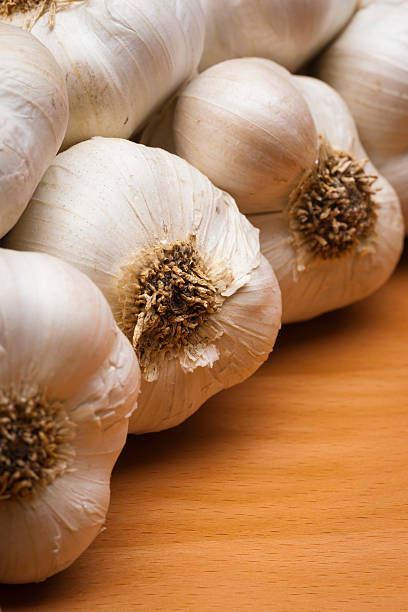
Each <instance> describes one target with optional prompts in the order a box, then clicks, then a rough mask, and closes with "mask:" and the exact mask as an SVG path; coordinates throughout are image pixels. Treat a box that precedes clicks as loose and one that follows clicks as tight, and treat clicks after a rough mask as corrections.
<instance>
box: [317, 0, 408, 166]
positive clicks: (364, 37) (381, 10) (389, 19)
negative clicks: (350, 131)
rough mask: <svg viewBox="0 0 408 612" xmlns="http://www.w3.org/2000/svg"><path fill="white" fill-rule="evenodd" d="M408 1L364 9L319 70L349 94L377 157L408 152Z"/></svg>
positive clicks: (369, 148)
mask: <svg viewBox="0 0 408 612" xmlns="http://www.w3.org/2000/svg"><path fill="white" fill-rule="evenodd" d="M407 48H408V1H407V0H398V1H396V0H394V1H393V0H388V1H387V0H377V1H375V2H371V3H369V4H368V5H367V6H364V7H363V8H361V9H360V10H359V11H357V13H356V14H355V15H354V17H353V19H352V20H351V21H350V23H349V24H348V25H347V27H346V28H345V29H344V31H343V32H342V33H341V35H340V36H339V37H338V38H337V39H336V40H335V42H334V43H333V44H332V45H330V46H329V47H328V49H327V50H326V51H325V52H324V53H323V55H322V56H321V58H320V59H319V61H318V63H317V65H316V67H315V71H314V74H315V75H316V76H318V77H319V78H321V79H323V80H324V81H326V82H327V83H329V84H330V85H331V86H332V87H334V88H335V89H336V90H337V91H338V92H339V93H340V95H341V96H342V98H344V100H345V102H346V103H347V105H348V107H349V108H350V111H351V114H352V115H353V117H354V120H355V122H356V124H357V129H358V131H359V134H360V137H361V141H362V143H363V146H364V147H365V149H366V150H367V152H368V154H369V155H370V157H371V159H372V160H373V162H374V163H375V164H376V165H378V166H380V167H381V166H382V165H383V164H384V163H385V162H387V161H388V160H389V159H390V157H392V156H394V155H399V154H400V153H403V152H404V151H408V62H407Z"/></svg>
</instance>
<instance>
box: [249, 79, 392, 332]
mask: <svg viewBox="0 0 408 612" xmlns="http://www.w3.org/2000/svg"><path fill="white" fill-rule="evenodd" d="M294 80H295V82H296V86H297V87H298V88H299V90H300V91H301V92H302V94H303V96H304V97H305V100H306V101H307V103H308V105H309V107H310V109H311V112H312V113H313V118H314V120H315V123H316V127H317V129H318V131H319V133H320V134H321V137H322V138H324V140H325V142H326V143H329V147H330V148H329V151H331V153H329V158H328V162H329V163H328V164H327V167H328V168H331V176H329V175H327V174H326V177H325V180H324V181H322V182H321V184H320V185H319V189H316V184H314V185H313V190H312V191H314V193H313V197H312V198H311V199H309V198H307V197H306V198H305V197H304V195H305V194H304V193H301V192H300V193H299V191H295V192H294V194H293V195H294V196H295V197H294V198H293V201H292V205H291V206H290V207H289V209H287V210H286V211H282V212H281V213H271V214H263V215H250V216H249V219H250V220H251V222H252V223H254V225H256V226H257V227H259V228H260V230H261V249H262V252H263V253H264V255H265V256H266V257H267V259H268V261H269V262H270V263H271V265H272V266H273V268H274V270H275V272H276V275H277V278H278V280H279V284H280V287H281V291H282V301H283V321H285V322H292V321H300V320H304V319H309V318H311V317H314V316H316V315H318V314H321V313H323V312H326V311H328V310H332V309H334V308H339V307H341V306H346V305H347V304H350V303H352V302H354V301H356V300H360V299H362V298H364V297H366V296H367V295H369V294H370V293H372V292H373V291H375V290H376V289H377V288H378V287H380V286H381V285H382V284H383V283H384V282H385V281H386V280H387V278H388V277H389V276H390V274H391V273H392V271H393V269H394V267H395V265H396V263H397V261H398V259H399V256H400V253H401V250H402V240H403V222H402V218H401V212H400V208H399V202H398V198H397V196H396V194H395V192H394V190H393V189H392V187H391V185H390V184H389V183H388V182H387V181H386V180H385V179H384V178H383V177H382V176H381V175H380V174H379V173H378V171H377V170H376V169H375V168H374V166H373V165H372V164H371V162H370V161H367V160H366V154H365V151H364V149H363V148H362V146H361V144H360V141H359V139H358V134H357V130H356V128H355V125H354V122H353V120H352V118H351V115H350V113H349V111H348V109H347V107H346V105H345V103H344V102H343V100H342V99H341V98H340V96H339V95H338V94H337V93H336V92H335V91H334V90H333V89H331V88H330V87H329V86H328V85H326V84H325V83H323V82H321V81H318V80H317V79H313V78H310V77H294ZM333 153H334V156H333V157H331V158H330V156H331V155H333ZM363 160H365V161H363ZM333 164H335V166H337V167H334V168H333ZM325 183H326V184H325ZM322 187H323V189H322ZM332 194H334V199H333V200H332V201H331V195H332ZM299 196H301V197H299ZM343 199H344V200H343ZM344 201H345V204H346V207H344V206H343V202H344ZM294 213H295V214H294ZM330 249H331V252H330ZM336 251H337V252H336Z"/></svg>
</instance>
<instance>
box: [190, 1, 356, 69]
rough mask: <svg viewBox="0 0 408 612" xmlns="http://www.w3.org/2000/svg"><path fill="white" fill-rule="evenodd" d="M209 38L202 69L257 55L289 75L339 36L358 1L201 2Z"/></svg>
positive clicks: (207, 37)
mask: <svg viewBox="0 0 408 612" xmlns="http://www.w3.org/2000/svg"><path fill="white" fill-rule="evenodd" d="M201 4H202V7H203V10H204V14H205V18H206V38H205V45H204V52H203V57H202V59H201V62H200V70H205V69H206V68H208V67H209V66H212V65H213V64H217V63H219V62H222V61H224V60H228V59H232V58H236V57H246V56H259V57H265V58H268V59H271V60H274V61H276V62H278V63H279V64H282V65H283V66H285V67H286V68H288V69H289V70H291V71H294V70H297V69H298V68H299V67H300V66H301V65H302V64H304V63H305V62H306V61H308V60H309V59H310V58H311V57H313V56H314V55H315V54H316V53H317V52H318V51H319V50H320V49H322V48H323V47H324V45H325V44H327V43H328V42H329V41H330V40H331V39H332V38H333V36H334V35H335V34H336V33H337V32H338V31H340V29H341V28H342V27H343V26H344V24H345V23H346V22H347V20H348V19H349V18H350V16H351V15H352V13H353V11H354V10H355V5H356V0H342V1H341V2H339V1H338V0H306V1H305V0H260V1H259V0H222V1H221V0H201Z"/></svg>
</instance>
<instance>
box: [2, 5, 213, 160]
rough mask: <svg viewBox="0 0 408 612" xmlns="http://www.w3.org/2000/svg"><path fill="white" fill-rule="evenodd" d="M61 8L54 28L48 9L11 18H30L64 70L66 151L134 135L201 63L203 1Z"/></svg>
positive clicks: (33, 27)
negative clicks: (86, 143)
mask: <svg viewBox="0 0 408 612" xmlns="http://www.w3.org/2000/svg"><path fill="white" fill-rule="evenodd" d="M34 1H35V0H34ZM18 6H19V5H18ZM56 8H57V12H56V15H55V16H54V19H53V21H54V24H53V27H50V23H49V22H50V13H49V11H48V10H44V11H43V14H42V16H41V17H40V18H38V19H33V13H23V14H19V13H18V9H17V12H15V13H14V15H13V16H12V17H11V19H13V21H14V22H17V23H19V24H22V25H24V24H25V23H26V22H27V20H28V21H29V23H30V26H31V32H32V33H33V34H34V35H35V36H36V37H37V38H39V39H40V40H41V42H43V43H44V45H45V46H47V47H48V48H49V49H50V51H51V52H52V53H53V54H54V56H55V58H56V60H57V62H58V63H59V64H60V66H61V68H62V69H63V72H64V75H65V77H66V81H67V88H68V96H69V106H70V117H69V124H68V129H67V134H66V137H65V140H64V144H63V148H67V147H69V146H71V145H73V144H75V143H77V142H80V141H82V140H86V139H87V138H90V137H91V136H94V135H100V136H116V137H121V138H128V137H130V136H131V135H132V134H133V132H134V131H135V130H137V129H138V128H139V127H140V126H141V124H142V123H143V121H145V119H146V118H147V117H148V115H149V114H150V113H152V112H153V111H154V110H155V109H156V108H157V107H159V106H160V105H161V104H162V103H163V102H164V101H165V99H166V98H167V97H168V96H170V95H171V93H172V92H173V91H174V90H175V89H177V87H178V86H179V85H180V84H181V83H182V82H183V81H184V80H186V79H187V78H189V77H190V76H191V74H192V73H193V72H194V71H195V70H196V68H197V66H198V62H199V60H200V57H201V52H202V48H203V41H204V33H205V24H204V16H203V14H202V9H201V7H200V4H199V0H166V1H165V2H164V1H163V0H84V1H80V2H64V0H57V2H56ZM36 10H37V9H33V12H35V11H36ZM37 12H38V11H37ZM4 18H6V17H4V16H3V19H4ZM0 19H1V17H0ZM30 20H31V21H30Z"/></svg>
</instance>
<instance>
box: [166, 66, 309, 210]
mask: <svg viewBox="0 0 408 612" xmlns="http://www.w3.org/2000/svg"><path fill="white" fill-rule="evenodd" d="M173 140H174V143H175V150H176V153H177V154H178V155H180V156H181V157H183V158H184V159H186V160H187V161H189V162H190V163H191V164H193V165H194V166H196V167H197V168H199V170H201V172H204V174H206V175H207V176H208V177H209V179H210V180H211V181H212V182H213V183H215V185H217V186H218V187H220V188H221V189H225V190H226V191H227V192H228V193H231V195H232V196H233V197H234V198H235V199H236V201H237V204H238V206H239V208H240V210H241V211H242V212H244V213H261V212H267V211H268V212H270V211H273V210H280V209H281V208H282V207H283V206H284V205H285V203H286V202H287V199H288V197H289V194H290V193H291V191H292V190H293V188H294V187H295V186H296V185H297V183H298V182H299V181H300V179H301V177H302V176H303V174H304V172H305V171H306V170H307V169H308V168H310V166H311V165H312V164H313V162H314V160H315V159H316V156H317V151H318V134H317V131H316V128H315V125H314V122H313V119H312V115H311V113H310V110H309V108H308V106H307V104H306V102H305V101H304V99H303V97H302V95H301V94H300V93H299V92H298V91H297V89H296V87H295V85H294V84H293V77H292V75H290V73H289V72H288V71H287V70H285V68H283V67H281V66H279V65H278V64H275V63H274V62H271V61H269V60H265V59H261V58H254V57H252V58H242V59H234V60H229V61H226V62H222V63H220V64H217V65H215V66H212V67H211V68H209V69H208V70H206V71H205V72H203V73H201V74H200V75H199V76H198V77H196V78H195V79H193V80H192V81H191V82H190V83H189V84H188V85H187V86H186V87H185V88H184V89H183V90H182V91H181V92H180V94H179V96H178V99H177V104H176V107H175V110H174V119H173Z"/></svg>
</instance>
